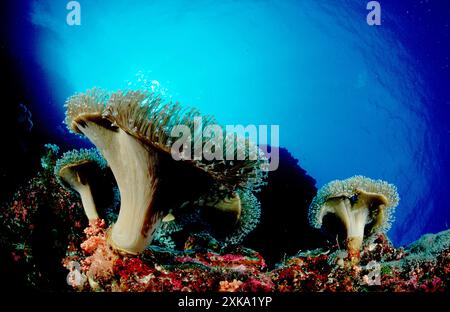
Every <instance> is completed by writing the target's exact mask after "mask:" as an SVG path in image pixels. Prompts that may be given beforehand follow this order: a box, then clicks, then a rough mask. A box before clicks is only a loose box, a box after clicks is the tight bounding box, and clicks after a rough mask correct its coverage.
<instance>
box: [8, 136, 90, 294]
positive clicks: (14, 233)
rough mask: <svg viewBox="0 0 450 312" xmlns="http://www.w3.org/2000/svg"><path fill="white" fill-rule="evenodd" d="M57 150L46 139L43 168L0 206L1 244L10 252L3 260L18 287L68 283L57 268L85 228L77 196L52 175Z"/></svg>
mask: <svg viewBox="0 0 450 312" xmlns="http://www.w3.org/2000/svg"><path fill="white" fill-rule="evenodd" d="M58 153H59V148H58V147H57V146H55V145H51V144H47V145H46V153H45V155H44V156H43V157H42V159H41V164H42V167H43V169H42V170H41V171H40V172H39V173H38V174H37V176H36V177H34V178H32V179H31V180H30V181H29V182H28V183H26V184H25V185H24V186H22V187H20V188H19V189H18V190H17V191H16V193H15V194H14V196H13V198H12V200H10V201H8V202H6V203H4V204H2V207H1V210H2V213H1V214H0V224H1V231H0V236H1V237H0V243H1V244H2V246H1V249H2V250H5V251H7V254H6V255H5V257H4V258H3V257H2V261H4V262H3V265H7V266H8V267H9V268H11V269H12V270H13V272H14V280H12V281H14V282H16V283H17V284H18V285H19V286H20V285H25V286H26V287H31V288H36V289H41V290H52V289H64V287H67V286H66V284H65V283H64V277H65V275H66V274H67V273H66V272H64V270H60V269H58V267H60V259H61V257H63V256H64V255H65V252H66V248H67V245H68V243H69V241H71V242H72V243H74V244H80V243H81V242H82V240H81V239H82V229H83V228H84V227H85V226H87V222H85V219H84V214H83V208H82V207H81V204H80V202H79V201H78V198H77V196H76V195H75V194H73V193H72V192H69V191H67V190H66V189H64V188H63V187H61V186H60V184H59V183H58V182H57V181H56V178H55V177H54V175H53V168H54V166H55V162H56V158H57V154H58ZM19 286H18V287H19Z"/></svg>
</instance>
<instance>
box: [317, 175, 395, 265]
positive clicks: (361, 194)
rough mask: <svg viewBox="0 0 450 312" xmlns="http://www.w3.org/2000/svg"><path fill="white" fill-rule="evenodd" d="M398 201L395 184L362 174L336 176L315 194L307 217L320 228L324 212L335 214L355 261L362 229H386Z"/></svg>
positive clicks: (349, 252) (360, 241)
mask: <svg viewBox="0 0 450 312" xmlns="http://www.w3.org/2000/svg"><path fill="white" fill-rule="evenodd" d="M398 201H399V197H398V194H397V189H396V187H395V186H394V185H392V184H389V183H387V182H384V181H381V180H372V179H369V178H366V177H363V176H354V177H352V178H349V179H347V180H343V181H338V180H336V181H332V182H330V183H328V184H327V185H325V186H323V187H322V188H321V189H320V190H319V191H318V193H317V195H316V197H314V199H313V201H312V203H311V205H310V210H309V221H310V224H311V225H312V226H313V227H315V228H321V227H322V221H323V218H324V216H325V215H327V214H335V215H336V216H337V217H338V219H339V220H340V221H341V222H342V223H343V225H344V226H345V229H346V232H347V251H348V254H349V258H350V259H353V260H354V261H358V259H359V253H360V249H361V246H362V242H363V239H364V233H365V231H366V232H368V233H375V232H385V231H387V230H388V229H389V227H390V224H391V221H392V216H393V212H394V208H395V207H396V206H397V204H398Z"/></svg>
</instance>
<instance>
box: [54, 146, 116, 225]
mask: <svg viewBox="0 0 450 312" xmlns="http://www.w3.org/2000/svg"><path fill="white" fill-rule="evenodd" d="M106 166H107V165H106V161H105V160H104V159H103V157H102V156H101V155H100V154H99V153H98V151H97V149H94V148H93V149H81V150H73V151H69V152H66V153H64V154H63V156H62V157H61V158H60V159H58V161H57V162H56V165H55V169H54V173H55V176H56V179H57V181H58V182H59V183H60V184H61V185H62V186H63V187H65V188H67V189H68V190H70V191H71V190H75V191H76V192H78V194H79V195H80V197H81V202H82V203H83V208H84V212H85V214H86V216H87V218H88V219H89V221H90V222H92V221H94V220H95V219H97V218H98V213H97V208H96V205H95V202H94V198H93V194H92V189H91V184H92V183H93V181H92V180H93V178H94V177H93V172H95V171H94V170H93V169H94V168H95V167H98V168H100V169H105V168H106Z"/></svg>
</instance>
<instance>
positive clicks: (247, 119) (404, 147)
mask: <svg viewBox="0 0 450 312" xmlns="http://www.w3.org/2000/svg"><path fill="white" fill-rule="evenodd" d="M19 2H20V1H19ZM325 2H326V1H320V2H319V1H314V0H304V1H256V0H255V1H162V0H160V1H112V0H110V1H92V0H91V1H83V0H81V1H80V3H81V14H82V15H81V25H80V26H68V25H67V24H66V14H67V13H68V11H67V10H66V8H65V5H66V2H65V1H48V0H39V1H27V2H26V3H25V2H24V1H22V3H20V5H19V4H17V5H16V9H15V12H16V14H21V15H23V16H26V23H28V24H20V23H16V24H15V27H14V28H13V29H12V30H11V38H12V39H11V47H10V48H11V49H12V50H13V51H15V53H17V55H18V57H21V55H22V57H23V58H24V64H25V65H24V67H23V69H22V70H23V71H24V72H25V73H26V74H27V75H28V76H29V77H32V78H33V79H40V80H44V81H45V82H46V85H47V86H48V88H49V90H50V92H49V93H48V96H47V97H46V99H45V100H42V101H40V102H39V107H38V109H35V115H36V116H37V118H38V119H39V118H41V122H42V123H45V124H46V126H47V128H48V129H51V130H49V133H50V134H53V135H55V136H64V137H65V136H71V135H70V134H68V133H67V132H66V130H65V129H64V128H63V127H62V125H61V124H60V122H61V120H62V119H63V116H64V110H63V103H64V100H65V98H66V97H67V96H69V95H71V94H73V93H74V92H76V91H85V90H86V89H88V88H91V87H93V86H99V87H104V88H108V89H117V88H121V87H125V86H127V83H128V81H131V82H136V80H137V77H136V74H137V73H139V72H140V73H142V74H143V76H144V77H145V78H147V79H150V80H152V79H154V80H157V81H158V82H159V83H160V85H161V86H163V88H165V89H167V93H168V94H170V95H171V96H172V97H173V98H174V99H175V100H178V101H180V102H182V103H183V104H185V105H189V106H196V107H198V108H199V109H201V111H202V112H204V113H208V114H213V115H215V116H216V117H217V119H218V121H219V122H220V123H223V124H244V125H247V124H257V125H259V124H268V125H271V124H277V125H279V126H280V145H281V146H284V147H287V148H288V149H289V150H290V151H291V152H292V153H293V155H294V156H295V157H297V158H298V159H300V164H301V166H302V167H303V168H305V169H306V170H307V171H308V172H309V174H310V175H312V176H313V177H314V178H315V179H316V180H317V183H318V186H322V185H323V184H324V183H326V182H328V181H330V180H333V179H344V178H347V177H350V176H352V175H355V174H362V175H366V176H369V177H372V178H380V179H384V180H387V181H389V182H391V183H394V184H396V185H397V187H398V189H399V193H400V196H401V202H400V205H399V207H398V208H397V213H396V219H397V220H396V222H395V223H394V225H393V228H392V229H391V231H390V232H389V235H390V237H391V239H392V240H393V241H394V242H395V243H396V244H404V243H408V242H410V241H412V240H415V239H417V238H418V237H419V236H420V235H421V234H423V233H425V232H430V231H431V232H436V231H439V230H443V229H446V228H448V224H449V223H450V222H449V220H450V212H449V210H450V209H449V206H448V204H447V203H446V202H445V198H444V196H445V195H446V192H447V191H446V190H447V189H448V187H449V186H450V184H449V182H447V181H446V177H447V176H448V173H450V169H449V162H448V152H449V149H448V147H447V144H448V142H450V140H449V137H450V130H449V126H448V124H449V116H450V114H448V106H449V103H450V101H449V96H448V91H447V89H446V88H445V87H443V85H445V84H446V82H450V79H448V77H449V76H448V70H449V69H448V56H449V54H448V53H447V52H448V46H449V39H448V20H447V26H446V27H447V29H446V30H445V26H444V25H445V21H440V20H439V19H437V18H433V12H427V10H428V9H429V6H423V7H421V6H420V5H419V4H418V3H419V2H418V1H416V2H417V4H415V3H416V2H414V1H412V2H413V4H411V3H412V2H411V1H409V3H408V2H403V3H402V2H401V1H390V2H391V3H389V4H387V1H381V3H382V25H381V26H375V27H369V26H368V25H367V23H366V14H367V10H366V8H365V4H366V1H327V3H325ZM393 2H395V4H394V3H393ZM441 3H442V2H441ZM384 4H386V5H384ZM442 6H443V8H442V10H447V12H448V7H449V4H442ZM432 8H433V10H436V9H439V5H438V4H436V3H434V5H433V6H432ZM408 10H409V11H410V12H408V13H405V12H406V11H408ZM422 12H423V14H422ZM410 14H416V17H415V18H414V19H410ZM425 14H428V16H425ZM417 16H419V17H420V18H422V20H420V19H419V18H418V17H417ZM439 16H442V14H441V15H439ZM419 20H420V21H419ZM416 22H417V23H418V24H414V23H416ZM440 22H442V23H443V25H442V27H444V29H442V30H441V32H440V33H439V32H438V33H435V32H432V31H434V30H440V29H441V28H440V27H441V26H440V25H441V24H436V25H434V26H435V27H434V28H432V27H431V26H433V25H432V24H431V26H430V25H429V24H430V23H440ZM27 25H28V26H27ZM427 27H428V28H427ZM427 31H428V32H427ZM18 36H20V38H21V40H18ZM22 39H26V40H22ZM438 40H440V45H437V44H436V41H438ZM436 53H437V54H436ZM436 55H437V56H438V58H437V59H436V58H435V57H434V56H436ZM439 57H442V58H443V59H444V61H445V57H447V58H446V62H447V63H446V64H447V69H445V62H444V63H443V64H441V63H438V62H439ZM27 58H32V59H34V60H36V62H37V63H38V64H39V70H40V71H41V72H42V73H43V74H42V75H40V76H39V77H36V74H35V69H33V68H29V67H27V66H26V62H27V61H26V59H27ZM433 62H434V63H433ZM430 67H433V71H430ZM434 68H438V69H439V70H440V71H439V70H438V71H436V70H434ZM447 114H448V115H447ZM55 128H56V130H55ZM67 140H75V139H74V138H69V137H68V138H67ZM292 209H295V205H293V207H292Z"/></svg>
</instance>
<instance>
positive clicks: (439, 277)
mask: <svg viewBox="0 0 450 312" xmlns="http://www.w3.org/2000/svg"><path fill="white" fill-rule="evenodd" d="M448 233H449V232H448V231H446V232H443V233H439V234H436V235H433V236H432V237H433V239H436V240H441V241H443V243H442V244H440V245H439V248H436V247H432V246H428V247H425V246H424V247H425V248H424V249H423V250H421V251H420V252H418V251H417V249H416V246H417V244H421V245H422V243H421V242H422V241H423V240H424V239H423V238H422V239H421V240H419V241H418V242H416V243H414V244H412V245H410V246H409V247H407V248H406V249H403V248H394V247H393V246H392V244H391V243H390V242H389V240H388V239H387V237H386V236H385V234H377V235H376V236H375V237H374V238H373V240H370V241H366V242H365V243H364V245H363V249H362V251H361V261H360V263H359V264H357V265H354V264H351V263H349V262H345V261H344V258H345V257H347V253H346V252H345V251H341V250H339V248H338V247H337V246H333V247H330V248H325V249H320V250H315V251H310V252H304V253H300V254H299V255H297V256H296V257H292V258H289V259H287V260H285V261H284V262H283V263H281V264H280V265H279V266H278V268H277V269H275V270H273V271H272V272H271V278H272V281H273V283H274V284H275V285H276V288H275V291H281V292H297V291H299V292H301V291H308V292H322V291H327V292H338V291H345V292H367V291H391V292H405V291H407V292H409V291H424V292H435V291H448V290H449V286H450V240H449V234H448ZM422 246H423V245H422ZM430 249H431V250H433V252H432V253H433V257H429V254H430V251H429V250H430ZM411 257H412V258H414V259H416V261H415V262H414V265H411V261H410V260H411Z"/></svg>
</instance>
